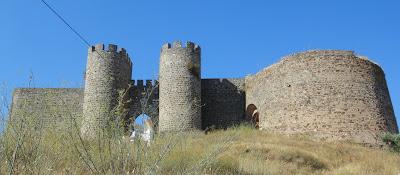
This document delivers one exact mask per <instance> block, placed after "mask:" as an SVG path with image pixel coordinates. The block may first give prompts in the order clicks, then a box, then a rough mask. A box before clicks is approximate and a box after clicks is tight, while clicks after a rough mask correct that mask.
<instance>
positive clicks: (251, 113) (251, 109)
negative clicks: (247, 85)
mask: <svg viewBox="0 0 400 175" xmlns="http://www.w3.org/2000/svg"><path fill="white" fill-rule="evenodd" d="M246 120H247V121H249V122H250V123H251V124H252V125H253V126H254V127H255V128H256V129H259V128H260V113H259V112H258V110H257V106H256V105H254V104H249V105H248V106H247V108H246Z"/></svg>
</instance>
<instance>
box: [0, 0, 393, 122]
mask: <svg viewBox="0 0 400 175" xmlns="http://www.w3.org/2000/svg"><path fill="white" fill-rule="evenodd" d="M47 1H48V2H49V3H50V4H51V5H52V6H53V7H55V8H56V9H57V10H58V11H59V12H60V14H62V15H63V16H64V17H65V18H66V20H67V21H69V22H70V23H71V24H72V26H73V27H75V28H76V29H77V30H78V31H79V32H80V33H81V34H82V35H83V36H84V37H85V38H86V39H87V40H89V42H91V43H93V44H94V43H98V42H103V43H115V44H118V45H119V46H123V47H125V48H126V49H127V50H128V52H129V54H130V55H131V58H132V60H133V63H134V69H133V77H134V78H135V79H138V78H140V79H151V78H155V77H156V76H157V72H158V61H159V52H160V47H161V45H162V44H163V43H164V42H168V41H173V40H176V39H180V40H184V41H185V40H192V41H194V42H196V43H198V44H200V45H201V47H202V75H203V77H204V78H212V77H243V76H246V75H248V74H253V73H256V72H257V71H259V70H261V69H262V68H264V67H266V66H268V65H271V64H273V63H275V62H277V61H278V60H279V59H280V57H282V56H285V55H288V54H291V53H294V52H298V51H304V50H308V49H346V50H354V51H356V53H358V54H360V55H365V56H368V57H369V58H371V59H372V60H373V61H375V62H377V63H379V64H380V65H381V66H382V67H383V69H384V71H385V73H386V78H387V81H388V85H389V89H390V93H391V97H392V101H393V106H394V108H395V111H396V114H397V116H399V115H400V106H399V105H400V93H399V91H398V89H399V83H400V78H399V75H400V68H399V64H400V60H399V58H398V57H399V54H400V53H399V52H400V1H397V0H393V1H367V0H359V1H355V0H352V1H349V0H335V1H333V0H331V1H321V0H314V1H311V0H304V1H295V0H292V1H285V0H281V1H276V2H267V1H266V0H259V1H251V0H249V1H241V0H236V1H235V0H230V1H217V0H202V1H192V0H186V1H183V0H182V1H177V0H169V1H165V0H163V1H161V0H160V1H152V0H145V1H144V0H142V1H139V0H120V1H118V0H114V1H110V0H108V1H101V0H92V1H88V0H85V1H82V0H57V1H56V0H47ZM0 22H1V27H0V53H1V54H0V60H1V61H0V82H3V83H4V82H5V83H7V87H8V88H9V89H10V91H11V89H13V88H15V87H25V86H28V82H29V76H30V74H31V73H30V72H32V73H33V76H34V85H35V86H36V87H78V86H80V85H81V84H82V77H83V72H84V70H85V64H86V55H87V47H86V46H85V45H84V44H83V43H82V42H81V41H80V40H79V38H78V37H76V36H75V35H74V34H73V33H72V32H71V31H69V30H68V29H67V27H66V26H65V25H64V24H63V23H61V22H60V20H59V19H57V18H56V17H55V16H54V15H53V14H52V13H51V12H50V11H49V10H48V9H47V8H46V7H45V6H44V5H43V4H42V3H41V2H40V0H2V2H1V5H0ZM10 91H8V92H10ZM398 118H399V119H400V117H398ZM399 119H398V120H399Z"/></svg>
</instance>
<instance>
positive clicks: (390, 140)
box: [382, 133, 400, 153]
mask: <svg viewBox="0 0 400 175" xmlns="http://www.w3.org/2000/svg"><path fill="white" fill-rule="evenodd" d="M382 140H383V142H385V143H386V144H387V145H388V146H389V147H390V148H391V149H392V150H393V151H394V152H397V153H400V134H392V133H386V134H384V135H383V137H382Z"/></svg>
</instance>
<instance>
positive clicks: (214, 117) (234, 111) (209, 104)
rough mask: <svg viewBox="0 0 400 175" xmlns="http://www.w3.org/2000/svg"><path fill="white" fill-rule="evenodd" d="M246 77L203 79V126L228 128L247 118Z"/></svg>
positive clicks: (204, 127)
mask: <svg viewBox="0 0 400 175" xmlns="http://www.w3.org/2000/svg"><path fill="white" fill-rule="evenodd" d="M244 88H245V85H244V79H202V81H201V100H202V102H201V104H202V105H203V106H202V111H201V112H202V128H203V129H206V128H208V127H215V128H227V127H230V126H232V125H236V124H239V123H240V122H242V121H243V120H244V119H245V113H244V111H245V105H246V103H245V91H244Z"/></svg>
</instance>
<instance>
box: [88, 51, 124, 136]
mask: <svg viewBox="0 0 400 175" xmlns="http://www.w3.org/2000/svg"><path fill="white" fill-rule="evenodd" d="M131 76H132V62H131V60H130V58H129V56H128V54H127V53H126V50H125V49H123V48H121V49H118V48H117V46H116V45H112V44H110V45H109V46H108V49H105V48H104V45H103V44H98V45H96V46H92V47H90V48H89V51H88V59H87V66H86V76H85V90H84V103H83V121H82V128H81V133H82V135H83V136H84V137H93V136H96V134H97V131H98V128H103V127H104V126H106V124H107V122H108V121H109V120H110V119H112V118H113V117H114V116H115V112H114V111H115V107H116V104H117V99H118V97H119V92H120V91H123V90H125V89H127V88H128V85H129V83H130V80H131Z"/></svg>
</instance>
